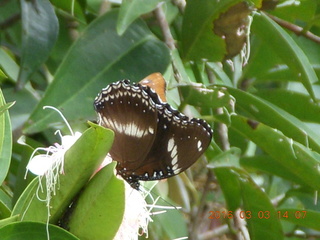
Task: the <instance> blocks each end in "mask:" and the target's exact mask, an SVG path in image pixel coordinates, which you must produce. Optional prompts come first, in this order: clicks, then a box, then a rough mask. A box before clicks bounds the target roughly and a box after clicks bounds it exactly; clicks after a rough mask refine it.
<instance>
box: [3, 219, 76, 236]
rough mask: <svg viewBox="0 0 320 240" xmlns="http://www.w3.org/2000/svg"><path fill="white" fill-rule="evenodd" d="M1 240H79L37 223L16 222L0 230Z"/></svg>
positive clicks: (55, 227) (56, 228)
mask: <svg viewBox="0 0 320 240" xmlns="http://www.w3.org/2000/svg"><path fill="white" fill-rule="evenodd" d="M47 229H48V231H47ZM0 236H1V240H34V239H39V240H40V239H48V237H50V240H61V239H64V240H79V239H78V238H76V237H75V236H73V235H72V234H71V233H69V232H67V231H66V230H64V229H62V228H59V227H57V226H54V225H51V224H50V225H48V226H47V225H46V224H44V223H38V222H17V223H12V224H8V225H7V226H5V227H3V228H0Z"/></svg>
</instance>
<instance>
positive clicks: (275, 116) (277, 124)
mask: <svg viewBox="0 0 320 240" xmlns="http://www.w3.org/2000/svg"><path fill="white" fill-rule="evenodd" d="M228 91H229V92H230V94H231V95H232V96H233V97H235V99H236V107H237V108H238V110H239V111H244V112H245V113H246V114H248V115H249V116H253V117H254V118H255V119H256V120H257V121H260V122H263V123H265V124H267V125H269V126H271V127H273V128H276V129H278V130H280V131H281V132H283V133H284V134H285V135H286V136H288V137H291V138H292V139H294V140H295V141H298V142H300V143H301V144H304V145H306V146H308V147H311V148H312V149H314V150H317V151H320V144H319V143H320V138H319V136H317V135H316V134H315V132H314V131H312V130H311V129H310V128H309V127H308V126H307V125H306V124H305V123H303V122H302V121H300V120H299V119H297V118H295V117H294V116H292V115H291V114H289V113H287V112H285V111H284V110H283V109H281V108H279V107H277V106H275V105H273V104H271V103H269V102H267V101H265V100H263V99H261V98H258V97H256V96H254V95H253V94H250V93H247V92H243V91H241V90H238V89H234V88H228ZM270 116H272V117H270Z"/></svg>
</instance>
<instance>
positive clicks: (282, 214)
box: [208, 210, 307, 219]
mask: <svg viewBox="0 0 320 240" xmlns="http://www.w3.org/2000/svg"><path fill="white" fill-rule="evenodd" d="M306 216H307V211H305V210H301V211H287V210H284V211H280V210H279V211H276V213H275V214H271V213H270V211H209V217H208V218H209V219H232V218H234V217H239V218H241V219H269V218H278V219H284V218H296V219H304V218H305V217H306Z"/></svg>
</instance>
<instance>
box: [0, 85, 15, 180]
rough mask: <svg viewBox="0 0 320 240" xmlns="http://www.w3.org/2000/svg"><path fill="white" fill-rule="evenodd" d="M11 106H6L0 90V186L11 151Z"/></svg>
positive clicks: (4, 176)
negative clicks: (9, 110)
mask: <svg viewBox="0 0 320 240" xmlns="http://www.w3.org/2000/svg"><path fill="white" fill-rule="evenodd" d="M10 106H12V104H11V103H9V104H7V105H6V102H5V100H4V97H3V95H2V91H1V89H0V110H1V112H2V113H0V169H1V171H0V184H2V182H3V181H4V179H5V178H6V176H7V173H8V170H9V167H10V160H11V151H12V133H11V122H10V117H9V112H8V110H7V109H8V108H9V107H10Z"/></svg>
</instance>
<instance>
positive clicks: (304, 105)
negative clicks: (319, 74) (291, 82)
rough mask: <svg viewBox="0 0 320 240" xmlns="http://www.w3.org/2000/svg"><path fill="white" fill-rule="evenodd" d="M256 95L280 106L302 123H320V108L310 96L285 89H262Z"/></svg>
mask: <svg viewBox="0 0 320 240" xmlns="http://www.w3.org/2000/svg"><path fill="white" fill-rule="evenodd" d="M255 95H256V96H259V97H261V98H264V99H266V100H267V101H269V102H271V103H273V104H274V105H277V106H279V107H280V108H282V109H283V110H285V111H287V112H288V113H290V114H292V115H294V116H295V117H296V118H298V119H299V120H301V121H305V122H315V123H320V118H319V112H320V106H319V104H318V103H315V102H313V101H310V96H309V95H306V94H302V93H298V92H293V91H289V90H284V89H261V90H258V91H256V92H255Z"/></svg>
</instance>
